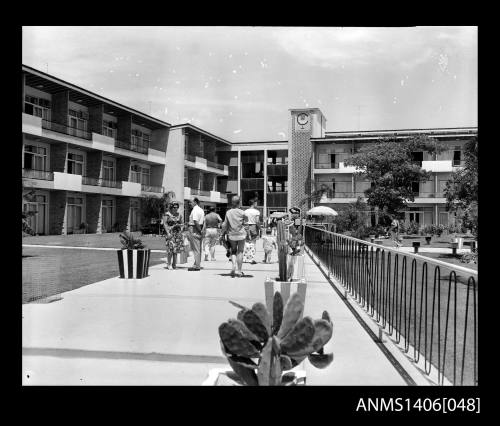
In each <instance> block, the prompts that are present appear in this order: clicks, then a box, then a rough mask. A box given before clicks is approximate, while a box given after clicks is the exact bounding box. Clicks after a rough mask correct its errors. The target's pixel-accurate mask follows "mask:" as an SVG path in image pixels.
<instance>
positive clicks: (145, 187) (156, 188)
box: [141, 183, 164, 193]
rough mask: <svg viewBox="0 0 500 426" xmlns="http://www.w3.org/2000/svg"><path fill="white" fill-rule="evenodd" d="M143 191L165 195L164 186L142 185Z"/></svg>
mask: <svg viewBox="0 0 500 426" xmlns="http://www.w3.org/2000/svg"><path fill="white" fill-rule="evenodd" d="M141 191H144V192H157V193H163V192H164V189H163V186H154V185H145V184H143V183H141Z"/></svg>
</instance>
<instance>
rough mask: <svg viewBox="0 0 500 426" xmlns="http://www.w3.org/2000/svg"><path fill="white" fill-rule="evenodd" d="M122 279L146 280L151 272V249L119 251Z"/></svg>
mask: <svg viewBox="0 0 500 426" xmlns="http://www.w3.org/2000/svg"><path fill="white" fill-rule="evenodd" d="M117 255H118V265H119V267H120V278H139V279H140V278H146V277H147V276H148V272H149V259H150V256H151V250H150V249H142V250H117Z"/></svg>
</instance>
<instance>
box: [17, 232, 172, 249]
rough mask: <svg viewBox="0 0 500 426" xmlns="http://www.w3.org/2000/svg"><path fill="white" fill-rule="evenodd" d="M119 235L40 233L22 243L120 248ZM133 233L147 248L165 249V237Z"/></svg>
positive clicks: (115, 233) (24, 239)
mask: <svg viewBox="0 0 500 426" xmlns="http://www.w3.org/2000/svg"><path fill="white" fill-rule="evenodd" d="M119 235H120V233H119V232H113V233H107V234H73V235H40V236H36V237H24V238H23V244H38V245H48V246H69V247H109V248H120V247H121V244H120V238H119ZM133 235H134V236H139V237H140V238H141V239H142V242H143V243H144V245H146V246H147V248H150V249H152V250H164V249H165V239H164V238H162V237H155V236H149V235H145V236H141V233H140V232H133Z"/></svg>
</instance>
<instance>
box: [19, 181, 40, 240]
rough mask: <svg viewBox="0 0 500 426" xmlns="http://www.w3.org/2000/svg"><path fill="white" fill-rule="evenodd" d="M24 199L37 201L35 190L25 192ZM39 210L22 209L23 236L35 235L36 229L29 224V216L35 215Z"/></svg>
mask: <svg viewBox="0 0 500 426" xmlns="http://www.w3.org/2000/svg"><path fill="white" fill-rule="evenodd" d="M23 201H25V202H31V201H35V190H34V189H32V190H31V191H28V192H27V193H25V194H23ZM36 213H37V212H36V211H24V210H23V211H22V218H23V219H22V235H23V237H26V236H28V235H35V231H34V230H33V229H32V228H31V226H30V224H29V218H30V217H31V216H34V215H35V214H36Z"/></svg>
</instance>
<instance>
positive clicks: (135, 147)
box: [115, 139, 149, 154]
mask: <svg viewBox="0 0 500 426" xmlns="http://www.w3.org/2000/svg"><path fill="white" fill-rule="evenodd" d="M115 146H116V147H117V148H122V149H126V150H128V151H134V152H138V153H140V154H147V153H148V149H149V145H148V144H144V143H143V144H139V143H132V142H124V141H120V140H118V139H117V140H115Z"/></svg>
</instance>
